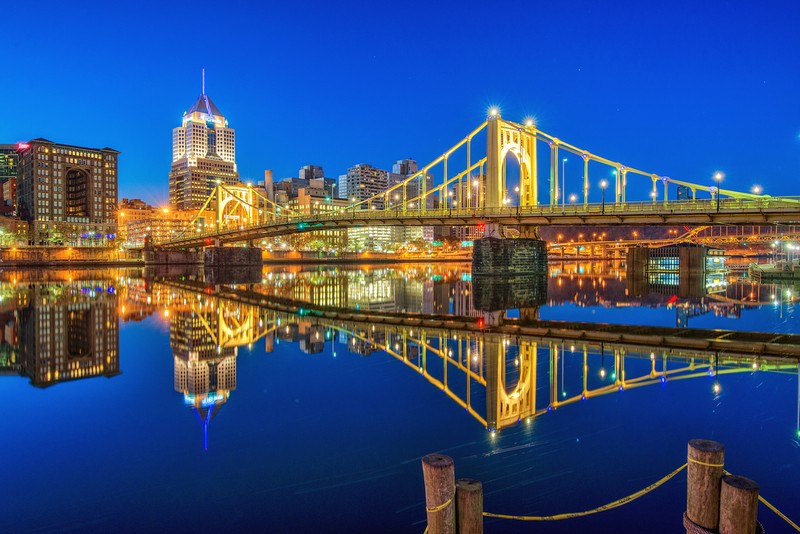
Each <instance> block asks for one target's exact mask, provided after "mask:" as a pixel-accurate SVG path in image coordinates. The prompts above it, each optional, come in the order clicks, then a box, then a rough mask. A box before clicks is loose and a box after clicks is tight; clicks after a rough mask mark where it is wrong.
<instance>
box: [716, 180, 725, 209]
mask: <svg viewBox="0 0 800 534" xmlns="http://www.w3.org/2000/svg"><path fill="white" fill-rule="evenodd" d="M724 177H725V175H724V174H723V173H721V172H719V171H717V172H715V173H714V180H716V181H717V211H719V194H720V185H721V184H722V179H723V178H724Z"/></svg>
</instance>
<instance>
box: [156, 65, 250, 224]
mask: <svg viewBox="0 0 800 534" xmlns="http://www.w3.org/2000/svg"><path fill="white" fill-rule="evenodd" d="M204 80H205V78H204ZM217 183H221V184H227V185H237V184H238V183H239V173H238V172H237V170H236V135H235V132H234V130H233V128H228V120H227V119H226V118H225V117H224V116H223V115H222V112H221V111H220V110H219V108H217V106H215V105H214V103H213V102H212V101H211V99H210V98H209V97H208V95H207V94H206V90H205V81H204V82H203V89H202V93H201V94H200V96H199V97H198V99H197V101H196V102H195V103H194V104H193V105H192V107H190V108H189V110H188V111H187V112H186V113H184V114H183V120H182V121H181V125H180V126H178V127H177V128H175V129H173V130H172V171H170V173H169V203H170V205H171V206H172V207H173V208H176V209H180V210H189V209H199V208H201V207H203V203H204V202H205V201H206V199H207V198H208V196H209V195H210V194H211V192H212V191H213V189H214V187H216V185H217Z"/></svg>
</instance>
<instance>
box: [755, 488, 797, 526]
mask: <svg viewBox="0 0 800 534" xmlns="http://www.w3.org/2000/svg"><path fill="white" fill-rule="evenodd" d="M758 500H759V501H761V502H763V503H764V504H765V505H766V506H767V508H769V509H770V510H772V511H773V512H775V513H776V514H777V515H778V517H780V518H781V519H783V520H784V521H786V522H787V523H789V525H791V526H792V528H793V529H795V530H796V531H797V532H800V527H798V526H797V523H795V522H794V521H792V520H791V519H789V518H788V517H786V516H785V515H783V513H782V512H781V511H780V510H778V509H777V508H775V507H774V506H773V505H772V504H771V503H770V502H769V501H768V500H767V499H765V498H764V497H762V496H761V495H759V496H758Z"/></svg>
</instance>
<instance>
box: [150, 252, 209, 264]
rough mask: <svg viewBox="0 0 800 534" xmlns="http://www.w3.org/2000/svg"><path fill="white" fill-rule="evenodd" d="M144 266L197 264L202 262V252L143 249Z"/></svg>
mask: <svg viewBox="0 0 800 534" xmlns="http://www.w3.org/2000/svg"><path fill="white" fill-rule="evenodd" d="M142 258H143V259H144V264H145V266H149V265H198V264H201V263H203V253H202V252H200V251H196V250H161V249H149V250H148V249H144V251H143V252H142Z"/></svg>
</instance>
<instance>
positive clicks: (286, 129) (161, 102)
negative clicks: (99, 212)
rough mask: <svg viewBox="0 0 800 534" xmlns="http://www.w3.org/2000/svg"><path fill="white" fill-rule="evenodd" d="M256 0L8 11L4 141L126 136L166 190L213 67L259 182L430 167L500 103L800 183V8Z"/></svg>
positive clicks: (689, 166) (687, 157)
mask: <svg viewBox="0 0 800 534" xmlns="http://www.w3.org/2000/svg"><path fill="white" fill-rule="evenodd" d="M250 4H252V3H250V2H240V1H237V0H231V1H228V2H214V3H212V2H204V1H196V2H173V1H170V2H163V1H162V2H150V1H147V0H143V1H141V2H124V1H121V2H114V3H112V2H102V3H101V2H82V1H74V2H60V1H48V0H44V1H41V2H28V3H12V4H11V5H10V6H6V8H5V13H6V15H7V17H6V24H4V27H3V30H2V31H3V42H4V45H5V46H4V50H5V53H6V59H7V61H6V62H5V65H6V72H5V76H4V82H3V84H2V86H0V97H1V98H0V101H2V102H3V119H4V120H2V121H0V142H17V141H25V140H28V139H31V138H35V137H46V138H48V139H51V140H54V141H58V142H64V143H70V144H78V145H86V146H111V147H114V148H116V149H118V150H120V151H121V152H122V155H121V159H120V196H125V197H131V196H134V197H140V198H143V199H145V200H147V201H149V202H151V203H155V204H162V203H166V201H167V198H168V194H167V183H168V180H167V175H168V173H169V168H170V161H171V130H172V128H173V127H175V126H177V125H179V123H180V118H181V115H182V113H183V111H185V110H186V109H187V108H188V107H189V106H190V105H191V104H192V103H193V101H194V100H195V99H196V98H197V96H198V94H199V93H200V70H201V68H203V67H205V69H206V87H207V92H208V94H209V95H210V96H211V98H212V99H213V100H214V102H215V103H216V104H217V106H219V108H220V109H221V110H222V112H223V113H224V114H225V115H226V116H227V118H228V120H229V121H230V125H231V127H233V128H235V129H236V132H237V153H238V156H237V159H238V164H239V170H240V173H241V174H242V176H243V177H245V178H252V179H259V178H260V177H261V176H262V173H263V170H264V169H273V170H274V172H275V175H276V177H277V178H280V177H284V176H290V175H296V173H297V169H298V168H299V167H301V166H302V165H305V164H317V165H322V166H323V167H324V168H325V171H326V174H327V175H328V176H336V175H338V174H340V173H343V172H345V170H346V169H347V167H349V166H351V165H353V164H356V163H361V162H365V163H370V164H373V165H376V166H380V167H383V168H387V167H389V166H390V165H391V163H392V162H393V161H394V160H396V159H400V158H405V157H413V158H415V159H417V160H418V161H419V162H420V163H423V162H427V161H430V160H432V159H433V158H435V157H436V156H438V155H439V154H441V153H442V152H443V151H444V150H446V149H447V148H449V147H450V146H451V145H453V144H454V143H455V142H456V141H458V140H459V139H461V138H462V137H463V136H464V135H466V134H467V133H468V132H469V131H470V130H471V129H472V128H474V127H475V126H476V125H477V124H479V123H480V122H481V121H482V120H483V118H484V116H485V113H486V109H487V108H488V106H489V105H491V104H497V105H499V106H501V108H502V111H503V116H504V117H506V118H509V119H512V120H521V119H522V117H524V116H525V115H529V114H530V115H535V116H536V117H537V119H538V121H539V125H540V127H541V128H542V129H543V130H544V131H546V132H548V133H551V134H553V135H556V136H558V137H560V138H562V139H565V140H567V141H569V142H571V143H573V144H577V145H579V146H582V147H584V148H586V149H589V150H592V151H593V152H595V153H598V154H601V155H603V156H606V157H609V158H611V159H614V160H618V161H621V162H623V163H625V164H627V165H632V166H636V167H639V168H643V169H645V170H648V171H652V172H657V173H659V174H665V175H669V176H671V177H673V178H678V179H685V180H690V181H695V182H700V183H706V182H708V183H709V185H710V184H711V175H712V173H713V172H714V171H716V170H718V169H720V170H723V171H724V172H725V173H726V183H725V185H726V186H727V187H730V188H733V189H739V190H747V189H749V188H750V186H751V185H753V184H755V183H759V184H761V185H763V186H764V187H765V191H766V192H767V193H770V194H791V193H794V194H800V185H799V184H798V183H797V177H798V170H800V100H799V99H798V88H800V61H798V59H797V58H798V52H800V32H798V31H797V28H800V4H799V3H796V2H769V1H767V2H762V3H759V4H758V6H757V7H756V6H755V5H754V4H752V3H745V2H702V3H689V2H669V3H666V2H664V3H658V4H656V3H652V2H630V3H614V4H609V5H603V6H600V5H599V3H596V2H521V3H519V4H509V5H507V6H501V5H499V4H497V3H477V2H425V3H402V4H401V3H393V4H391V3H381V2H375V3H348V2H341V3H340V2H336V3H334V2H319V3H317V2H302V3H299V2H298V3H289V2H263V3H260V5H257V6H252V5H250ZM289 4H291V5H289ZM603 4H606V3H603ZM575 167H576V170H577V165H576V166H575ZM568 178H569V177H568Z"/></svg>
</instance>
